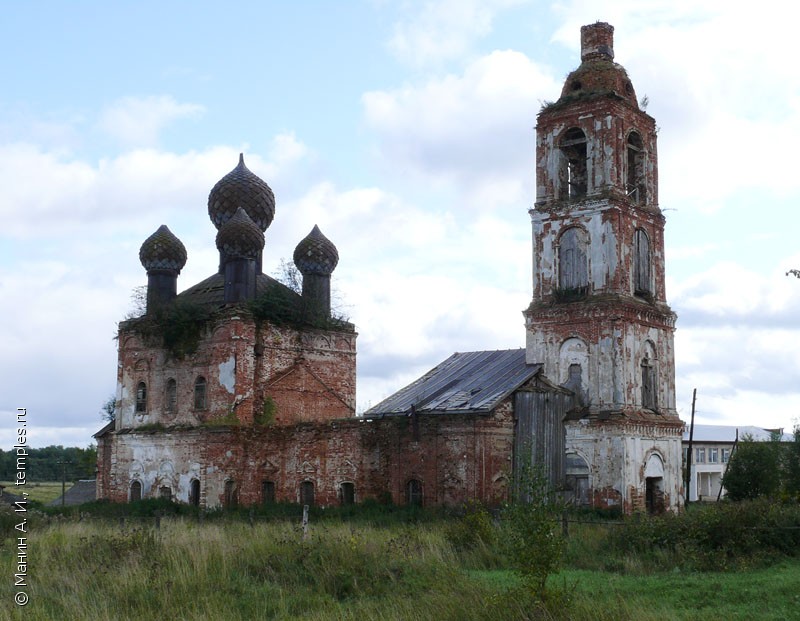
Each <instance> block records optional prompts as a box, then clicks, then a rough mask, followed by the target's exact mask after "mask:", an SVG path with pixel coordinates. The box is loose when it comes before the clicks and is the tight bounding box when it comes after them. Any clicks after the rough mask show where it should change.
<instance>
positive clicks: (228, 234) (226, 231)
mask: <svg viewBox="0 0 800 621" xmlns="http://www.w3.org/2000/svg"><path fill="white" fill-rule="evenodd" d="M217 248H218V249H219V251H220V252H222V254H223V255H225V256H226V257H227V258H230V259H233V258H246V259H254V258H256V257H257V256H258V253H259V252H261V250H262V249H263V248H264V233H263V232H262V231H261V229H260V228H258V225H257V224H256V223H255V222H253V221H252V220H251V219H250V216H248V215H247V212H246V211H245V210H244V209H242V208H241V207H239V208H238V209H237V210H236V211H235V212H234V213H233V216H232V217H231V218H229V219H228V220H227V221H226V222H225V223H224V224H223V225H222V226H221V227H219V232H218V233H217Z"/></svg>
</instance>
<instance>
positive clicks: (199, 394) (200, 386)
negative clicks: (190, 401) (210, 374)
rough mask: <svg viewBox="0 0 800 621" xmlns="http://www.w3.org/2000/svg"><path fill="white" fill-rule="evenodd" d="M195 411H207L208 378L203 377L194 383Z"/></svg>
mask: <svg viewBox="0 0 800 621" xmlns="http://www.w3.org/2000/svg"><path fill="white" fill-rule="evenodd" d="M194 409H195V410H205V409H206V378H205V377H203V376H202V375H201V376H199V377H198V378H197V379H196V380H195V381H194Z"/></svg>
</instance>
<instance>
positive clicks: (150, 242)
mask: <svg viewBox="0 0 800 621" xmlns="http://www.w3.org/2000/svg"><path fill="white" fill-rule="evenodd" d="M139 260H140V261H141V262H142V265H143V266H144V268H145V269H146V270H147V271H148V272H149V271H150V270H175V271H176V272H180V271H181V269H183V266H184V265H186V247H185V246H184V245H183V243H182V242H181V240H180V239H178V238H177V237H175V235H174V234H173V233H172V231H170V230H169V229H168V228H167V225H166V224H162V225H161V226H160V227H158V230H157V231H156V232H155V233H153V234H152V235H151V236H150V237H148V238H147V239H146V240H144V243H143V244H142V247H141V248H140V249H139Z"/></svg>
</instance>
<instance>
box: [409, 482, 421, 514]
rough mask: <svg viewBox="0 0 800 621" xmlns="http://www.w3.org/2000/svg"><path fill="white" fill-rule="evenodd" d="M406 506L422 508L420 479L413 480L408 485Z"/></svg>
mask: <svg viewBox="0 0 800 621" xmlns="http://www.w3.org/2000/svg"><path fill="white" fill-rule="evenodd" d="M406 504H409V505H414V506H417V507H421V506H422V482H421V481H419V480H418V479H411V480H410V481H409V482H408V483H407V484H406Z"/></svg>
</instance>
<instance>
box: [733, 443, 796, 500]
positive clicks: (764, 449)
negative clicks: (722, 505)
mask: <svg viewBox="0 0 800 621" xmlns="http://www.w3.org/2000/svg"><path fill="white" fill-rule="evenodd" d="M781 453H782V447H781V443H780V441H779V438H777V437H773V439H772V440H770V441H767V442H760V441H757V440H754V439H753V438H752V436H749V435H746V436H744V438H742V439H741V440H739V443H738V444H737V446H736V450H735V451H734V452H733V455H731V461H730V463H729V464H728V471H727V472H726V473H725V476H724V477H723V480H722V484H723V485H724V486H725V489H726V490H727V491H728V498H730V499H731V500H752V499H755V498H758V497H759V496H768V497H774V496H776V495H777V494H778V492H779V491H780V488H781V479H782V477H781V469H782V465H783V464H782V455H781Z"/></svg>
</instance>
